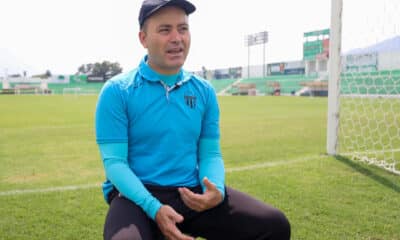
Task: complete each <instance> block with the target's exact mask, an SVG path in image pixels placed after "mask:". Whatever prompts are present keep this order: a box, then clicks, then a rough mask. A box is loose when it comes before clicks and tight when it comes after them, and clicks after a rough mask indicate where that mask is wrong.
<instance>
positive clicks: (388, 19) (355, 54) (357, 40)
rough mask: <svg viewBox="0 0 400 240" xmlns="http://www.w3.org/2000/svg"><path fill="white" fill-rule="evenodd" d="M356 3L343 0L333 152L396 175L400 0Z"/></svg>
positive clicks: (399, 133)
mask: <svg viewBox="0 0 400 240" xmlns="http://www.w3.org/2000/svg"><path fill="white" fill-rule="evenodd" d="M332 2H333V1H332ZM360 3H361V2H359V1H352V0H343V5H342V17H341V38H340V39H341V42H340V46H341V57H340V59H341V60H340V67H339V71H340V74H339V77H338V79H339V84H338V94H337V95H338V99H337V100H338V101H337V118H338V119H337V120H338V122H337V124H336V125H335V124H331V126H328V128H329V127H334V128H336V132H337V136H336V137H337V139H336V144H335V148H336V154H338V155H342V156H346V157H349V158H351V159H354V160H360V161H364V162H367V163H369V164H374V165H377V166H380V167H383V168H385V169H387V170H389V171H391V172H394V173H397V174H400V14H399V13H400V1H398V0H379V1H378V0H364V1H362V3H361V4H360ZM332 21H333V20H332ZM333 34H335V33H333ZM339 35H340V34H339ZM331 37H334V36H331ZM328 142H329V140H328Z"/></svg>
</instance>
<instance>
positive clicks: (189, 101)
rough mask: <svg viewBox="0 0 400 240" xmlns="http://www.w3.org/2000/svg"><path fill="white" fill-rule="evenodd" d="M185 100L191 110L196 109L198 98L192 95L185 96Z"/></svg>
mask: <svg viewBox="0 0 400 240" xmlns="http://www.w3.org/2000/svg"><path fill="white" fill-rule="evenodd" d="M184 98H185V103H186V105H187V106H189V107H190V108H195V107H196V96H193V95H191V94H185V96H184Z"/></svg>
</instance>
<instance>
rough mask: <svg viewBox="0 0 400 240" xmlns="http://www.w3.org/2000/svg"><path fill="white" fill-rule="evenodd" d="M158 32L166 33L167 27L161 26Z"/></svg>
mask: <svg viewBox="0 0 400 240" xmlns="http://www.w3.org/2000/svg"><path fill="white" fill-rule="evenodd" d="M159 31H160V33H168V31H169V29H168V28H161V29H160V30H159Z"/></svg>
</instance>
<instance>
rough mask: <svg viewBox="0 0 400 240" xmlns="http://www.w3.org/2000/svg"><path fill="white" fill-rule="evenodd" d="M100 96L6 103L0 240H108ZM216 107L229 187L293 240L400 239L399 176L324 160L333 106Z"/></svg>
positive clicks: (263, 102)
mask: <svg viewBox="0 0 400 240" xmlns="http://www.w3.org/2000/svg"><path fill="white" fill-rule="evenodd" d="M96 98H97V97H96V96H79V95H71V96H68V95H65V96H61V95H59V96H0V110H1V117H0V163H1V168H0V239H2V240H3V239H4V240H6V239H12V240H16V239H41V240H42V239H68V240H72V239H102V231H103V221H104V217H105V214H106V211H107V205H106V203H105V202H104V201H103V197H102V193H101V189H100V184H101V182H102V181H103V178H104V173H103V169H102V163H101V160H100V157H99V153H98V150H97V146H96V144H95V137H94V109H95V105H96ZM219 100H220V108H221V134H222V138H221V145H222V153H223V157H224V160H225V166H226V169H227V184H228V185H230V186H232V187H234V188H237V189H239V190H241V191H244V192H247V193H250V194H251V195H253V196H255V197H257V198H258V199H260V200H262V201H265V202H267V203H270V204H272V205H274V206H276V207H278V208H280V209H281V210H283V211H284V212H285V213H286V215H287V216H288V218H289V220H290V222H291V225H292V239H306V240H309V239H311V240H312V239H318V240H321V239H322V240H324V239H338V240H342V239H365V240H367V239H369V240H388V239H389V240H393V239H400V224H399V223H400V176H397V175H394V174H390V173H388V172H385V171H384V170H382V169H380V168H376V167H373V166H369V165H365V164H362V163H359V162H354V161H351V160H348V159H346V158H340V157H338V158H334V157H329V156H326V154H325V142H326V108H327V99H326V98H298V97H220V98H219ZM63 187H64V188H63Z"/></svg>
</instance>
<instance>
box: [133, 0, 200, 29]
mask: <svg viewBox="0 0 400 240" xmlns="http://www.w3.org/2000/svg"><path fill="white" fill-rule="evenodd" d="M167 6H175V7H179V8H181V9H182V10H184V11H185V13H186V14H187V15H189V14H191V13H192V12H194V11H195V10H196V7H195V6H194V5H193V4H192V3H190V2H189V1H186V0H144V1H143V3H142V7H141V8H140V12H139V25H140V27H142V26H143V23H144V22H145V21H146V19H147V18H149V17H150V16H151V15H152V14H153V13H155V12H157V11H158V10H160V9H161V8H163V7H167Z"/></svg>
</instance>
